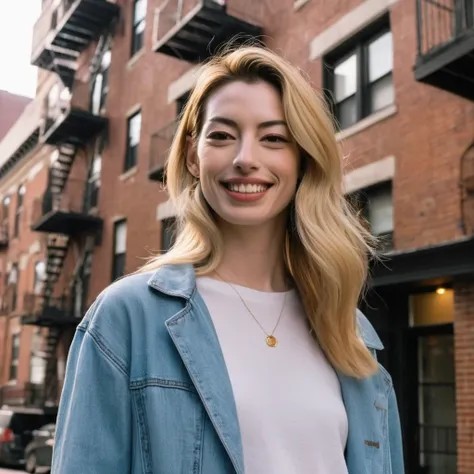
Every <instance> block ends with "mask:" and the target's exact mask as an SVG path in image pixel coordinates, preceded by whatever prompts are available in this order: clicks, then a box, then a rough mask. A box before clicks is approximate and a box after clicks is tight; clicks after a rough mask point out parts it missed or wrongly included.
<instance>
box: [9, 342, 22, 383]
mask: <svg viewBox="0 0 474 474" xmlns="http://www.w3.org/2000/svg"><path fill="white" fill-rule="evenodd" d="M19 359H20V335H19V334H13V335H12V349H11V359H10V377H9V378H10V380H16V379H17V376H18V361H19Z"/></svg>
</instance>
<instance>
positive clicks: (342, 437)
mask: <svg viewBox="0 0 474 474" xmlns="http://www.w3.org/2000/svg"><path fill="white" fill-rule="evenodd" d="M167 183H168V189H169V194H170V196H171V199H172V200H173V202H174V204H175V206H176V210H177V217H178V233H177V239H176V243H175V245H174V247H173V248H172V249H171V250H170V251H169V252H168V253H166V254H164V255H161V256H158V257H156V258H154V259H153V260H151V261H150V262H149V263H148V264H147V265H146V266H145V267H144V268H143V269H142V270H141V271H140V272H139V273H138V274H134V275H132V276H129V277H127V278H124V279H122V280H121V281H119V282H116V283H114V284H113V285H111V286H110V287H109V288H107V289H106V290H105V291H104V292H103V293H102V294H101V295H100V296H99V297H98V298H97V300H96V301H95V303H94V304H93V306H92V307H91V308H90V310H89V311H88V313H87V314H86V316H85V318H84V320H83V321H82V322H81V324H80V325H79V327H78V330H77V334H76V336H75V340H74V342H73V345H72V348H71V351H70V355H69V361H68V367H67V374H66V380H65V387H64V391H63V394H62V399H61V405H60V410H59V416H58V426H57V438H56V446H55V451H54V460H53V470H52V472H53V474H83V473H87V474H112V473H113V474H130V473H133V474H178V473H179V474H191V473H195V474H197V473H199V474H224V473H238V474H243V473H244V472H245V473H246V474H267V473H268V474H280V473H281V474H293V473H295V474H296V473H297V474H306V473H307V474H310V473H311V474H346V473H349V474H362V473H364V474H366V473H367V474H389V473H390V474H402V473H403V472H404V468H403V456H402V444H401V434H400V424H399V418H398V412H397V405H396V400H395V394H394V390H393V386H392V382H391V379H390V377H389V375H388V374H387V373H386V372H385V370H384V369H383V368H381V367H380V366H378V364H377V362H376V359H375V352H376V350H378V349H381V348H382V344H381V342H380V340H379V338H378V336H377V335H376V333H375V331H374V330H373V328H372V326H371V325H370V324H369V322H368V321H367V320H366V319H365V317H364V316H363V315H362V314H360V313H359V312H358V311H357V310H356V305H357V302H358V299H359V296H360V294H361V290H362V288H363V285H364V281H365V280H366V275H367V266H368V256H369V255H370V253H371V252H372V250H371V241H370V236H369V235H367V234H366V232H365V230H364V227H363V226H361V225H360V224H359V222H358V220H357V219H356V218H355V217H354V216H353V215H351V213H350V211H349V209H348V208H347V207H346V204H345V200H344V195H343V190H342V188H341V183H342V162H341V156H340V153H339V150H338V146H337V144H336V140H335V136H334V129H333V126H332V123H331V120H330V118H329V116H328V114H327V112H326V111H325V108H324V106H323V104H322V102H321V100H320V99H319V98H318V95H317V94H316V93H315V92H314V91H313V90H312V89H311V87H310V85H309V84H308V83H307V82H306V81H305V79H304V78H303V77H302V76H301V75H300V74H299V72H298V71H297V70H296V69H295V68H293V67H292V66H290V65H289V64H287V63H286V62H285V61H283V60H282V59H281V58H279V57H278V56H276V55H275V54H273V53H271V52H269V51H267V50H264V49H261V48H254V47H246V48H242V49H238V50H235V51H233V52H230V53H228V54H226V55H223V56H221V57H218V58H215V59H214V60H212V61H211V62H210V63H208V64H207V65H205V66H204V67H203V69H202V73H201V75H200V77H199V79H198V81H197V84H196V86H195V89H194V91H193V93H192V95H191V97H190V99H189V102H188V104H187V106H186V108H185V111H184V114H183V116H182V120H181V122H180V125H179V127H178V131H177V134H176V137H175V139H174V142H173V146H172V148H171V151H170V156H169V161H168V165H167Z"/></svg>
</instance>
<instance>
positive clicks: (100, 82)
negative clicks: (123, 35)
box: [91, 49, 112, 115]
mask: <svg viewBox="0 0 474 474" xmlns="http://www.w3.org/2000/svg"><path fill="white" fill-rule="evenodd" d="M111 59H112V53H111V51H110V49H109V50H107V51H105V53H104V54H103V56H102V61H101V63H100V67H99V71H98V72H97V75H96V77H95V80H94V86H93V87H92V103H91V110H92V113H93V114H95V115H98V114H99V113H100V111H101V110H102V108H103V107H104V106H105V102H106V101H107V95H108V93H109V68H110V62H111Z"/></svg>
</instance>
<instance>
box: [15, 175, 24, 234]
mask: <svg viewBox="0 0 474 474" xmlns="http://www.w3.org/2000/svg"><path fill="white" fill-rule="evenodd" d="M25 191H26V188H25V186H24V185H23V184H22V185H21V186H20V187H19V188H18V192H17V196H16V213H15V227H14V230H13V236H14V237H18V235H19V233H20V223H21V214H22V212H23V200H24V196H25Z"/></svg>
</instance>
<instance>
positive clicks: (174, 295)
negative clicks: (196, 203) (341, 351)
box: [52, 265, 404, 474]
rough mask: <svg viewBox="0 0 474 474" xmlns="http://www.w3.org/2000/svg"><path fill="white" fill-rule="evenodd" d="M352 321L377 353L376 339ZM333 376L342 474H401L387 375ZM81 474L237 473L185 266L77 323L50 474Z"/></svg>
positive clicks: (233, 433) (226, 394)
mask: <svg viewBox="0 0 474 474" xmlns="http://www.w3.org/2000/svg"><path fill="white" fill-rule="evenodd" d="M357 317H358V323H359V330H360V335H361V337H362V338H363V340H364V341H365V344H366V345H367V347H369V348H370V349H371V350H372V351H373V352H374V354H375V350H380V349H382V348H383V347H382V344H381V342H380V339H379V338H378V336H377V334H376V333H375V331H374V329H373V328H372V326H371V325H370V323H369V322H368V321H367V319H366V318H365V317H364V316H363V315H362V314H361V313H358V316H357ZM338 375H339V379H340V383H341V388H342V395H343V399H344V403H345V407H346V411H347V416H348V420H349V435H348V440H347V447H346V453H345V455H346V461H347V466H348V470H349V474H403V472H404V468H403V456H402V443H401V432H400V422H399V417H398V411H397V403H396V399H395V394H394V390H393V386H392V381H391V379H390V376H389V375H388V374H387V372H386V371H385V370H384V369H383V368H380V371H379V372H378V373H377V374H376V375H374V376H373V377H370V378H366V379H364V380H356V379H354V378H351V377H347V376H344V375H341V374H338ZM315 449H317V446H315ZM86 473H87V474H178V473H179V474H227V473H230V474H232V473H237V474H243V473H244V463H243V452H242V442H241V437H240V431H239V425H238V419H237V412H236V407H235V402H234V398H233V394H232V387H231V384H230V380H229V376H228V374H227V369H226V365H225V363H224V359H223V355H222V352H221V349H220V346H219V342H218V338H217V335H216V332H215V330H214V326H213V323H212V320H211V317H210V315H209V312H208V310H207V308H206V306H205V304H204V301H203V300H202V298H201V296H200V295H199V293H198V292H197V290H196V284H195V277H194V270H193V268H192V267H191V266H189V265H173V266H167V267H163V268H161V269H160V270H158V271H157V272H156V273H154V274H150V273H148V274H146V273H144V274H139V275H133V276H130V277H127V278H124V279H122V280H120V281H118V282H116V283H114V284H113V285H111V286H110V287H109V288H107V289H106V290H105V291H104V292H102V294H101V295H100V296H99V297H98V298H97V299H96V301H95V302H94V304H93V305H92V306H91V308H90V309H89V311H88V312H87V314H86V316H85V317H84V319H83V321H82V322H81V323H80V324H79V326H78V328H77V332H76V335H75V337H74V341H73V343H72V346H71V349H70V353H69V359H68V364H67V370H66V377H65V385H64V389H63V393H62V397H61V403H60V408H59V414H58V424H57V431H56V443H55V448H54V456H53V468H52V474H86ZM262 474H267V473H262ZM268 474H279V473H268ZM282 474H293V473H282ZM331 474H332V473H331ZM334 474H336V473H334Z"/></svg>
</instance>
